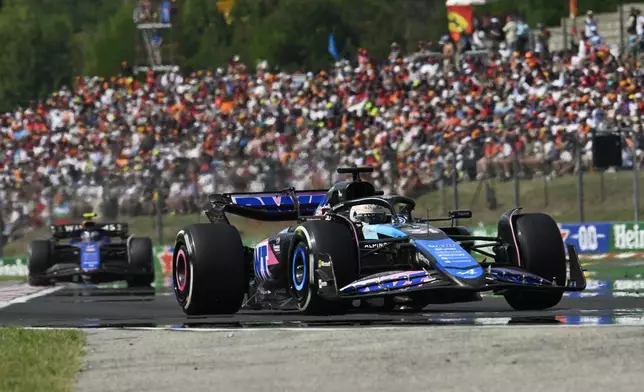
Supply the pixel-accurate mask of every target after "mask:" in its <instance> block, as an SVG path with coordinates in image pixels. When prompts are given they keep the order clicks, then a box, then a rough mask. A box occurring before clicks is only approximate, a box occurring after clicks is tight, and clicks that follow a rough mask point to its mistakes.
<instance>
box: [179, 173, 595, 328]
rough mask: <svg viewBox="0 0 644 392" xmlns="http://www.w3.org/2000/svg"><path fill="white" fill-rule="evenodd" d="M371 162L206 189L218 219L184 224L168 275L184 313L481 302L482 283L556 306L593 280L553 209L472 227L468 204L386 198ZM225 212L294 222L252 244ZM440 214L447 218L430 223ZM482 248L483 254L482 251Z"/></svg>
mask: <svg viewBox="0 0 644 392" xmlns="http://www.w3.org/2000/svg"><path fill="white" fill-rule="evenodd" d="M370 171H372V168H342V169H338V172H339V173H347V174H352V175H353V179H352V180H349V181H342V182H338V183H336V184H334V185H333V186H332V187H331V189H329V190H322V191H295V190H294V189H288V190H286V191H284V192H276V193H243V194H214V195H210V205H209V208H207V209H206V210H205V214H206V216H207V217H208V218H209V220H210V223H205V224H194V225H191V226H188V227H186V228H184V229H183V230H181V231H179V233H178V234H177V237H176V241H175V246H174V252H173V263H172V264H173V270H172V273H173V275H172V279H173V282H174V291H175V295H176V298H177V300H178V302H179V305H180V306H181V308H182V309H183V311H184V312H185V313H186V314H188V315H206V314H231V313H235V312H237V311H238V310H239V309H241V308H242V307H250V308H256V309H257V308H259V309H261V308H267V307H271V308H275V307H276V306H273V305H274V304H280V305H278V306H277V307H278V308H282V309H285V308H287V307H288V305H285V304H291V305H292V307H294V308H296V309H298V310H299V311H301V312H305V313H308V314H330V313H333V314H337V313H342V312H346V311H347V310H349V309H350V308H351V307H352V306H356V300H361V301H360V303H363V302H364V304H366V306H368V307H372V306H378V307H380V306H383V307H385V309H389V310H394V309H397V308H398V307H400V306H402V307H405V308H408V309H421V308H424V307H425V306H427V305H430V304H437V303H441V304H444V303H455V302H470V301H477V300H480V299H481V297H480V293H481V292H484V291H492V292H494V293H496V294H498V295H502V296H504V297H505V299H506V301H507V302H508V303H509V305H510V306H511V307H512V308H514V309H516V310H541V309H547V308H550V307H553V306H555V305H557V304H558V303H559V301H560V300H561V298H562V296H563V292H564V291H582V290H584V289H585V287H586V280H585V277H584V275H583V271H582V269H581V266H580V263H579V259H578V257H577V254H576V252H575V249H574V247H572V246H568V258H567V257H566V251H565V248H564V243H563V241H562V239H561V234H560V230H559V228H558V226H557V224H556V223H555V221H554V220H553V219H552V218H551V217H550V216H548V215H545V214H541V213H521V212H520V209H518V208H517V209H512V210H510V211H508V212H506V213H505V214H503V215H502V216H501V218H500V220H499V223H498V235H497V236H496V237H475V236H473V235H472V234H471V232H470V231H469V230H468V229H467V228H466V227H462V226H458V225H456V224H455V221H457V220H458V219H463V218H470V217H471V216H472V213H471V211H467V210H457V211H451V212H450V214H449V217H446V218H434V219H429V218H427V219H422V218H416V217H414V216H413V215H412V211H413V210H414V208H415V205H416V203H415V202H414V200H412V199H410V198H408V197H403V196H384V195H383V192H380V191H377V190H376V189H374V186H373V185H372V184H371V183H369V182H366V181H362V180H361V179H360V173H366V172H370ZM226 213H232V214H235V215H240V216H244V217H247V218H251V219H257V220H263V221H285V222H286V221H296V222H297V223H296V224H294V225H292V226H289V227H286V228H284V230H282V231H280V232H279V233H277V234H275V235H272V236H270V237H268V238H266V239H264V240H263V241H260V242H259V243H258V244H257V245H256V246H254V247H247V246H244V245H243V244H242V240H241V237H240V233H239V231H238V230H237V229H236V228H235V227H234V226H232V225H230V224H229V221H228V219H227V217H226ZM441 221H444V222H449V221H451V224H449V225H445V226H444V227H443V226H434V224H435V223H436V222H441ZM485 248H487V249H490V248H491V249H492V251H491V252H490V251H486V250H484V249H485ZM475 252H478V253H479V254H482V255H483V256H484V257H485V259H484V260H483V261H477V259H475V258H474V257H473V256H472V255H473V254H474V253H475ZM374 302H375V303H378V304H377V305H373V303H374Z"/></svg>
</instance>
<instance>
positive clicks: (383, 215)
mask: <svg viewBox="0 0 644 392" xmlns="http://www.w3.org/2000/svg"><path fill="white" fill-rule="evenodd" d="M349 218H350V219H351V220H352V221H353V222H356V223H357V222H362V223H367V224H370V225H377V224H383V223H391V211H389V210H388V209H386V208H385V207H382V206H379V205H377V204H361V205H358V206H355V207H351V210H349Z"/></svg>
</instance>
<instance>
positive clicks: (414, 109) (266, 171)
mask: <svg viewBox="0 0 644 392" xmlns="http://www.w3.org/2000/svg"><path fill="white" fill-rule="evenodd" d="M497 22H498V21H497ZM509 22H514V19H512V20H509ZM490 23H491V24H494V23H496V22H494V21H490ZM506 27H508V24H506V25H505V26H504V27H502V30H506V31H505V33H506V34H505V43H507V45H501V44H502V43H503V41H502V40H500V39H498V38H497V39H496V42H497V44H491V45H490V46H489V50H488V51H487V52H486V54H485V55H484V56H467V55H462V56H460V58H459V59H458V64H456V62H454V61H450V56H449V54H450V50H451V51H452V53H453V52H454V50H455V45H454V43H452V42H450V40H449V38H448V37H444V39H443V40H442V41H441V45H442V52H443V54H447V56H446V57H447V60H445V61H443V59H441V58H436V57H435V56H432V55H430V54H428V53H427V52H426V51H425V50H424V48H425V47H426V46H425V44H421V45H419V52H417V53H413V54H410V55H407V56H405V55H404V53H402V50H401V49H400V47H399V46H398V45H392V54H391V56H389V58H388V60H386V61H378V60H376V59H373V58H371V57H370V56H369V53H368V52H367V50H365V49H360V50H359V51H358V54H357V60H356V61H354V62H349V61H346V60H343V61H339V62H336V63H335V64H333V65H332V66H331V67H329V69H327V70H324V71H321V72H318V73H312V72H308V73H294V74H288V73H283V72H271V71H270V70H269V65H268V64H267V63H266V62H265V61H264V62H259V63H258V64H257V65H256V67H248V66H247V65H245V64H243V63H242V62H241V61H240V59H239V58H238V57H235V58H234V59H232V60H231V61H230V63H229V64H228V66H227V67H225V68H218V69H213V70H205V71H199V72H194V73H191V74H182V73H181V72H180V71H179V70H178V69H174V70H172V71H171V72H168V73H165V74H154V73H153V72H149V73H148V74H147V75H146V78H145V79H144V80H136V79H134V78H133V77H131V76H130V75H127V74H123V75H120V76H114V77H111V78H107V79H104V78H100V77H82V78H77V79H76V81H75V83H74V84H73V86H71V87H63V88H61V89H60V90H59V91H56V92H55V93H53V94H52V95H51V96H50V97H49V98H48V99H47V100H46V101H44V102H39V103H34V104H32V105H31V106H30V107H25V108H20V109H17V110H16V111H14V112H10V113H4V114H2V115H0V203H1V204H0V208H1V212H0V216H1V217H3V218H2V219H3V220H4V223H5V232H7V230H13V229H15V226H16V225H17V224H18V222H25V223H24V224H25V225H26V226H34V225H40V224H43V223H44V222H46V218H47V217H48V216H49V215H50V214H53V215H54V216H58V215H61V216H62V215H65V214H69V213H70V212H71V213H73V215H75V216H78V215H79V214H80V213H82V212H86V211H87V210H90V209H97V208H99V207H100V206H101V205H103V206H112V207H114V206H118V210H119V213H120V214H127V215H140V214H151V213H153V212H154V210H155V209H156V206H157V204H156V203H152V202H151V200H153V198H154V195H155V192H157V191H159V193H158V196H159V197H160V198H161V200H163V203H161V205H162V208H164V212H170V213H188V212H192V211H195V210H197V209H198V208H199V207H200V206H201V203H202V202H203V198H204V195H207V194H208V193H211V192H214V191H217V192H240V191H262V190H268V189H281V188H282V187H285V186H287V185H293V186H295V187H296V188H299V189H305V188H315V189H319V188H325V187H327V186H328V184H329V183H330V182H331V181H334V180H335V179H336V177H335V174H334V171H335V169H336V168H337V167H338V166H345V165H371V166H374V167H375V168H376V170H375V172H374V173H373V178H372V179H371V180H372V181H373V182H374V183H375V185H376V186H377V187H378V188H381V189H384V190H385V192H387V193H400V194H408V195H409V194H410V193H413V192H418V191H420V190H423V191H426V190H431V189H436V188H437V187H440V186H441V184H442V181H443V180H444V179H446V178H451V176H452V173H453V170H456V174H457V177H458V179H459V181H467V180H476V179H483V178H491V177H496V178H498V179H501V180H504V179H508V178H511V176H512V175H513V173H514V172H513V170H514V166H513V162H514V161H513V157H514V155H513V154H514V151H516V152H517V156H518V162H519V165H518V171H517V173H516V174H517V175H518V176H521V177H527V178H529V177H532V176H539V175H548V176H559V175H564V174H566V173H571V172H572V171H574V170H576V169H577V167H576V165H575V160H574V157H575V146H580V148H581V151H582V153H583V163H584V165H588V164H589V162H590V160H591V154H590V147H591V144H592V143H591V140H590V138H589V135H590V134H591V131H593V130H598V129H601V128H602V127H604V126H605V125H606V124H618V125H623V126H626V127H628V128H629V129H632V130H633V131H634V132H635V135H636V137H635V139H633V140H631V139H629V141H628V143H632V142H636V143H638V142H639V141H638V139H639V138H640V136H641V119H642V114H643V112H644V101H643V100H642V99H641V98H642V91H643V87H644V78H643V76H642V73H641V72H640V71H637V70H635V69H633V68H630V67H629V66H628V65H622V64H620V62H619V61H618V60H617V58H616V57H615V56H614V55H613V54H612V53H611V52H610V51H609V50H608V48H606V47H604V46H603V45H602V44H601V42H591V40H584V39H583V38H582V39H581V42H580V46H579V47H580V48H583V50H581V49H580V50H579V51H578V52H577V51H575V52H565V53H550V52H549V51H548V50H541V52H540V53H539V54H537V53H535V52H532V51H531V50H530V49H529V48H526V47H524V46H522V45H523V44H521V43H520V36H521V34H518V35H517V34H515V33H516V31H515V30H511V29H510V28H507V29H506ZM488 30H489V29H488ZM510 31H512V33H510V34H508V32H510ZM512 34H514V35H512ZM450 48H451V49H450ZM457 65H458V66H457ZM630 151H631V150H625V152H624V158H625V162H626V163H625V164H626V165H629V164H630V163H632V160H633V159H638V160H641V157H642V155H641V150H640V149H637V157H635V156H634V155H633V154H631V153H630ZM12 227H13V229H12Z"/></svg>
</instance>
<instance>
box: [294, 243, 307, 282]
mask: <svg viewBox="0 0 644 392" xmlns="http://www.w3.org/2000/svg"><path fill="white" fill-rule="evenodd" d="M306 264H307V263H306V252H305V251H304V248H303V247H302V246H300V245H298V247H297V248H296V249H295V253H294V254H293V260H292V261H291V274H292V278H293V287H294V288H295V290H296V291H302V289H304V286H306V279H307V267H306ZM300 271H301V272H302V274H301V276H299V278H300V279H299V280H298V275H299V273H298V272H300Z"/></svg>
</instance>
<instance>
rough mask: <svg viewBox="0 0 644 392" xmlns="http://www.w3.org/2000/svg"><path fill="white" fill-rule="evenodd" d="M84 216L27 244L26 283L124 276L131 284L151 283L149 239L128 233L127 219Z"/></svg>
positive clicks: (109, 279) (110, 279)
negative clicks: (100, 220) (113, 220)
mask: <svg viewBox="0 0 644 392" xmlns="http://www.w3.org/2000/svg"><path fill="white" fill-rule="evenodd" d="M84 217H85V219H86V220H85V221H83V222H82V223H79V224H67V225H54V226H52V227H51V230H52V238H51V239H49V240H36V241H33V242H32V243H31V244H29V249H28V255H29V284H31V285H33V286H47V285H51V284H54V283H55V282H57V281H71V282H85V283H104V282H113V281H117V280H126V281H127V283H128V286H130V287H147V286H150V284H151V283H152V282H153V281H154V259H153V257H154V256H153V253H152V240H151V239H150V238H140V237H133V236H129V234H128V225H127V224H126V223H97V222H94V220H93V218H95V215H94V214H85V215H84ZM65 242H66V243H65Z"/></svg>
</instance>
